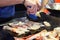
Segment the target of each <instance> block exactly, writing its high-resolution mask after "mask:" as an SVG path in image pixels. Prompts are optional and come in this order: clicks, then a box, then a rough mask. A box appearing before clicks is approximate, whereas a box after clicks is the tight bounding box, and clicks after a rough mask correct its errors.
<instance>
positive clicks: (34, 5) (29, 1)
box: [24, 0, 41, 14]
mask: <svg viewBox="0 0 60 40" xmlns="http://www.w3.org/2000/svg"><path fill="white" fill-rule="evenodd" d="M24 5H25V6H26V8H27V12H28V13H32V14H35V13H36V12H37V11H38V10H40V6H41V4H40V2H39V0H25V3H24Z"/></svg>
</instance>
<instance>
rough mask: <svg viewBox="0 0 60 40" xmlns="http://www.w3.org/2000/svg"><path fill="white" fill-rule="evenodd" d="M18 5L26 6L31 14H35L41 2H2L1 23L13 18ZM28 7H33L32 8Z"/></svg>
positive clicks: (0, 1)
mask: <svg viewBox="0 0 60 40" xmlns="http://www.w3.org/2000/svg"><path fill="white" fill-rule="evenodd" d="M16 4H24V5H25V6H26V8H27V12H29V13H34V12H35V11H37V10H38V9H39V6H40V3H39V0H0V23H4V22H6V21H9V20H10V19H12V18H13V16H14V14H15V5H16ZM28 6H31V8H29V7H28Z"/></svg>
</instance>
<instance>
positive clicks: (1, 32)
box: [0, 30, 14, 40]
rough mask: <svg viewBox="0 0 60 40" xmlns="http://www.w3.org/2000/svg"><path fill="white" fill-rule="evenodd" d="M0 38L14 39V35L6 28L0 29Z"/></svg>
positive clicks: (1, 39)
mask: <svg viewBox="0 0 60 40" xmlns="http://www.w3.org/2000/svg"><path fill="white" fill-rule="evenodd" d="M0 40H14V37H13V36H12V35H11V34H10V33H9V32H8V31H6V30H0Z"/></svg>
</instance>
